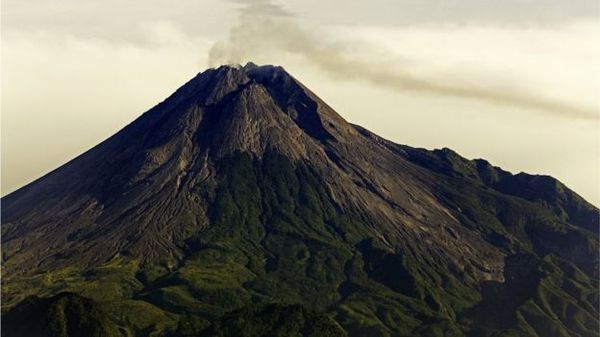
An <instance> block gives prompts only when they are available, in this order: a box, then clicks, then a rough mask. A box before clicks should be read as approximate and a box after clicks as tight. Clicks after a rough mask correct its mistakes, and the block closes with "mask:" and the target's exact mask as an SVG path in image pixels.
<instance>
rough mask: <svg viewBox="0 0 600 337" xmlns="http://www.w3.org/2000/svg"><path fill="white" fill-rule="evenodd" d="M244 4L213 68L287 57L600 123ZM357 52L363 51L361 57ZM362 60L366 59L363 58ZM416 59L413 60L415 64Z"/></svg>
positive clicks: (360, 76)
mask: <svg viewBox="0 0 600 337" xmlns="http://www.w3.org/2000/svg"><path fill="white" fill-rule="evenodd" d="M236 2H237V3H240V4H242V7H241V8H240V12H239V18H238V23H237V24H236V25H235V26H234V27H232V28H231V30H230V32H229V36H228V37H227V39H225V40H222V41H219V42H217V43H215V44H214V45H213V46H212V48H211V49H210V51H209V64H210V65H211V66H217V65H220V64H231V63H240V64H241V63H245V62H247V61H257V60H263V59H270V60H271V62H272V63H278V62H277V59H279V58H283V57H284V56H285V57H290V56H291V57H297V58H302V59H303V60H305V61H306V62H308V63H309V64H311V65H312V66H316V67H318V68H319V69H320V70H321V71H322V72H324V73H326V74H328V75H330V76H332V77H334V78H336V79H339V80H354V81H365V82H368V83H370V84H374V85H377V86H380V87H383V88H387V89H391V90H403V91H407V90H408V91H416V92H422V93H427V94H431V95H438V96H439V95H441V96H448V97H457V98H462V99H469V100H477V101H483V102H488V103H492V104H496V105H505V106H514V107H519V108H527V109H535V110H538V111H540V112H544V113H550V114H554V115H558V116H563V117H571V118H581V119H598V117H599V116H600V115H599V110H598V109H597V108H596V107H590V106H585V105H580V104H574V103H570V102H564V101H561V100H558V99H554V98H551V97H546V96H544V95H540V94H536V93H534V92H531V91H529V90H526V89H524V88H519V87H518V86H511V87H507V86H501V85H498V84H494V83H493V82H492V83H489V81H488V82H487V83H467V81H461V79H463V78H464V77H465V76H463V75H462V74H461V73H455V74H450V76H447V74H446V76H444V78H443V79H441V78H437V79H436V78H431V77H430V76H425V75H423V74H419V73H418V72H414V71H412V69H411V66H412V64H413V62H411V61H410V60H406V59H402V58H400V57H398V56H394V57H390V56H387V55H382V54H380V53H377V52H374V51H368V52H367V53H368V54H369V55H368V56H367V57H364V54H365V50H368V49H369V48H365V46H361V44H362V43H363V42H361V41H359V40H355V41H343V42H342V41H339V40H335V39H332V38H330V37H329V36H327V35H326V34H322V33H321V32H317V31H315V30H313V29H311V27H307V25H303V24H302V22H301V20H299V19H298V18H297V17H296V16H294V15H292V14H291V13H289V12H287V11H286V10H285V9H283V8H282V7H281V6H279V5H277V4H276V3H274V2H272V1H270V0H256V1H236ZM356 50H360V51H361V52H360V53H357V52H356ZM361 55H362V56H361ZM417 61H418V60H415V62H417Z"/></svg>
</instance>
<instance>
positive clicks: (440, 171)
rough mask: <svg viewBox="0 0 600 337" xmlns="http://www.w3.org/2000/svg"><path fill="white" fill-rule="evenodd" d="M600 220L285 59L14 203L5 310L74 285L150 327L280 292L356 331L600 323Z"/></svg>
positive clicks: (151, 122) (572, 332) (200, 93)
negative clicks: (429, 142)
mask: <svg viewBox="0 0 600 337" xmlns="http://www.w3.org/2000/svg"><path fill="white" fill-rule="evenodd" d="M598 214H599V213H598V209H597V208H595V207H594V206H592V205H590V204H589V203H587V202H585V201H584V200H583V199H582V198H580V197H579V196H577V195H576V194H575V193H574V192H572V191H570V190H568V188H566V187H565V186H564V185H562V184H561V183H559V182H557V181H556V180H554V179H552V178H550V177H535V176H528V175H525V174H519V175H516V176H513V175H512V174H510V173H508V172H505V171H502V170H501V169H498V168H494V167H492V166H491V165H489V164H488V163H487V162H485V161H481V160H479V161H468V160H466V159H464V158H462V157H460V156H458V155H457V154H456V153H454V152H452V151H450V150H441V151H437V150H436V151H433V152H430V151H426V150H421V149H413V148H410V147H407V146H402V145H398V144H394V143H392V142H389V141H387V140H384V139H382V138H380V137H378V136H376V135H374V134H372V133H370V132H369V131H367V130H364V129H362V128H360V127H358V126H354V125H351V124H349V123H347V122H346V121H344V120H343V118H341V117H340V116H339V115H338V114H337V113H336V112H335V111H333V110H332V109H331V108H330V107H329V106H327V105H326V104H325V103H324V102H323V101H321V100H320V99H319V98H318V97H317V96H316V95H315V94H313V93H312V92H311V91H309V90H308V89H307V88H306V87H304V86H303V85H302V84H301V83H299V82H298V81H297V80H296V79H294V78H293V77H291V76H290V75H289V74H287V73H286V72H285V71H284V70H283V69H282V68H280V67H273V66H261V67H258V66H255V65H253V64H248V65H246V66H245V67H237V66H223V67H220V68H218V69H210V70H207V71H206V72H204V73H201V74H199V75H198V76H196V77H195V78H194V79H192V80H191V81H189V82H188V83H186V84H185V85H184V86H183V87H181V88H180V89H179V90H178V91H177V92H175V93H174V94H173V95H172V96H171V97H169V98H167V99H166V100H165V101H163V102H162V103H160V104H159V105H157V106H156V107H154V108H153V109H151V110H149V111H148V112H147V113H145V114H144V115H142V116H141V117H140V118H139V119H137V120H136V121H134V122H133V123H132V124H130V125H128V126H127V127H126V128H124V129H123V130H121V131H120V132H119V133H117V134H116V135H115V136H113V137H111V138H109V139H108V140H106V141H105V142H103V143H101V144H99V145H98V146H96V147H95V148H93V149H91V150H90V151H88V152H86V153H84V154H83V155H81V156H79V157H78V158H76V159H74V160H73V161H71V162H69V163H67V164H65V165H64V166H62V167H60V168H59V169H57V170H55V171H53V172H51V173H50V174H48V175H46V176H44V177H42V178H40V179H39V180H37V181H35V182H33V183H31V184H30V185H28V186H26V187H24V188H22V189H20V190H18V191H16V192H14V193H12V194H10V195H9V196H7V197H5V198H3V200H2V244H3V280H2V282H3V288H2V296H3V303H4V304H3V305H4V308H3V309H4V310H5V311H8V310H10V308H11V307H12V306H14V305H15V304H16V303H17V302H19V301H20V300H21V299H22V298H24V297H25V296H26V295H30V294H31V295H40V296H47V295H53V294H57V293H59V292H61V291H71V292H75V293H78V294H80V295H83V296H86V297H89V298H91V299H93V300H96V301H98V302H99V305H100V306H102V307H103V308H104V310H106V311H107V312H109V313H110V315H111V317H110V320H112V322H113V323H114V324H115V326H118V327H119V329H120V330H119V331H129V332H130V333H134V332H136V331H137V333H138V334H139V333H142V334H144V333H145V334H148V333H150V332H151V331H154V333H156V334H157V335H163V334H169V333H173V332H174V331H181V327H182V326H191V327H192V328H190V329H187V330H186V331H187V332H186V333H187V334H189V335H190V336H193V335H197V334H201V333H204V334H206V333H208V332H207V331H209V330H210V329H213V330H214V329H215V328H214V327H215V326H217V325H218V324H220V323H218V320H219V319H221V317H222V316H223V315H225V314H226V313H227V312H230V311H235V310H238V309H241V308H244V307H248V306H249V305H251V304H253V305H269V304H271V303H280V304H283V305H289V304H302V305H303V306H306V307H307V308H310V309H309V310H316V311H317V312H321V313H326V314H328V315H330V316H331V317H333V318H334V319H335V320H336V321H337V322H338V323H339V324H340V325H341V326H342V327H343V328H344V329H345V330H346V332H347V333H348V334H349V335H350V336H365V335H367V336H436V335H439V336H442V335H444V336H452V335H455V336H465V335H468V334H471V335H474V336H486V335H490V336H491V335H493V334H495V333H505V334H507V335H510V334H519V335H527V336H595V335H597V334H596V331H597V330H598V329H597V328H598V319H597V317H598V309H597V305H598V289H597V287H596V284H597V281H598V266H597V264H598V256H597V249H598V239H597V236H596V234H597V233H598ZM509 300H510V301H509ZM507 301H509V302H510V303H511V304H510V305H508V306H506V308H505V311H506V312H503V314H502V315H498V317H496V315H493V314H491V312H492V311H490V310H493V309H491V308H494V307H496V306H498V305H500V303H506V302H507ZM134 308H135V310H137V311H139V312H143V313H144V314H143V315H138V317H132V316H131V315H130V314H129V312H130V311H131V310H132V309H134ZM284 308H287V306H284ZM290 308H292V307H290ZM247 310H250V311H245V312H256V311H253V310H254V309H247ZM259 312H260V311H259ZM488 312H489V313H490V314H486V313H488ZM257 314H258V315H259V316H260V315H264V314H263V313H257ZM311 315H312V314H311ZM292 316H293V315H292ZM292 316H289V317H292ZM309 316H310V315H309ZM257 317H258V316H257ZM261 317H262V316H261ZM283 317H288V316H285V315H284V316H283ZM293 317H297V316H293ZM310 317H313V316H310ZM315 317H316V316H315ZM223 319H225V318H223ZM290 319H291V318H290ZM257 320H258V318H257ZM150 321H155V322H158V323H156V324H154V325H152V324H150V323H149V322H150ZM211 322H212V325H213V327H212V328H211V327H210V324H211ZM290 324H292V323H290ZM294 324H295V323H294ZM178 329H179V330H178ZM207 329H208V330H207ZM141 331H145V332H141ZM202 331H204V332H202ZM180 335H181V333H180Z"/></svg>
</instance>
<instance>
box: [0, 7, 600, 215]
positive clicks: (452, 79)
mask: <svg viewBox="0 0 600 337" xmlns="http://www.w3.org/2000/svg"><path fill="white" fill-rule="evenodd" d="M1 6H2V8H1V9H2V11H1V12H2V33H1V34H2V35H1V38H2V39H1V42H2V43H1V48H2V51H1V65H2V67H1V71H2V72H1V150H2V152H1V159H2V162H1V178H2V181H1V192H2V195H6V194H7V193H10V192H11V191H14V190H15V189H17V188H19V187H21V186H23V185H25V184H27V183H29V182H31V181H33V180H34V179H36V178H38V177H40V176H41V175H43V174H45V173H47V172H49V171H51V170H52V169H54V168H57V167H58V166H60V165H61V164H64V163H65V162H67V161H68V160H70V159H72V158H74V157H75V156H77V155H78V154H80V153H82V152H83V151H85V150H87V149H89V148H90V147H92V146H94V145H95V144H97V143H99V142H101V141H102V140H104V139H106V138H108V137H109V136H111V135H112V134H114V133H115V132H116V131H118V130H119V129H120V128H122V127H123V126H125V125H126V124H128V123H129V122H131V121H133V120H134V119H135V118H137V117H138V116H139V115H141V114H142V113H143V112H145V111H146V110H148V109H149V108H151V107H152V106H154V105H155V104H156V103H158V102H160V101H162V100H163V99H164V98H165V97H167V96H168V95H169V94H171V93H172V92H173V91H174V90H175V89H177V88H178V87H179V86H180V85H182V84H183V83H185V82H186V81H187V80H188V79H189V78H191V77H193V76H195V74H196V73H198V72H201V71H203V70H205V69H207V68H208V67H213V66H218V65H220V64H224V63H245V62H247V61H253V62H255V63H257V64H277V65H282V66H283V67H284V68H286V69H287V70H288V72H290V73H291V74H292V75H293V76H295V77H296V78H297V79H299V80H300V81H301V82H303V83H304V84H306V85H307V86H308V87H309V88H311V89H312V90H313V91H314V92H316V93H317V94H318V95H319V96H320V97H321V98H322V99H323V100H324V101H326V102H327V103H329V104H330V105H331V106H332V107H333V108H334V109H336V111H337V112H338V113H340V114H341V115H342V116H343V117H344V118H345V119H346V120H348V121H350V122H352V123H355V124H359V125H362V126H364V127H366V128H368V129H370V130H371V131H373V132H375V133H377V134H379V135H381V136H383V137H385V138H387V139H390V140H392V141H395V142H397V143H401V144H406V145H410V146H414V147H424V148H428V149H434V148H442V147H449V148H452V149H454V150H455V151H457V152H458V153H460V154H461V155H463V156H465V157H467V158H470V159H475V158H485V159H487V160H488V161H490V162H491V163H492V164H494V165H496V166H500V167H502V168H504V169H506V170H508V171H511V172H513V173H518V172H522V171H524V172H527V173H531V174H546V175H552V176H554V177H556V178H558V179H559V180H560V181H562V182H563V183H565V184H566V185H567V186H569V187H570V188H572V189H573V190H575V191H576V192H577V193H579V194H580V195H582V196H583V197H584V198H586V199H587V200H588V201H590V202H592V203H593V204H595V205H597V206H598V205H600V63H599V62H598V61H597V60H599V59H600V42H598V41H600V38H599V36H600V12H599V2H598V1H597V0H575V1H563V0H505V1H491V0H418V1H417V0H370V1H353V2H351V3H350V2H348V1H341V0H329V1H326V0H319V1H316V0H303V1H300V0H292V1H273V0H220V1H216V0H210V1H199V0H178V1H165V0H145V1H142V0H129V1H121V0H118V1H117V0H103V1H99V0H52V1H50V0H3V1H2V3H1Z"/></svg>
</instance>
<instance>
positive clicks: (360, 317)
mask: <svg viewBox="0 0 600 337" xmlns="http://www.w3.org/2000/svg"><path fill="white" fill-rule="evenodd" d="M422 160H425V159H422ZM427 160H430V161H433V162H434V163H433V164H431V163H430V164H428V165H434V164H435V165H438V166H440V167H441V165H442V164H440V163H437V162H435V160H437V159H435V158H433V159H432V158H429V159H427ZM454 167H456V168H448V169H444V170H448V171H443V172H445V173H444V174H446V175H449V174H450V173H448V172H454V173H452V174H453V175H454V176H456V175H467V177H465V178H460V179H447V178H446V176H445V175H440V180H439V182H437V183H438V184H439V186H438V190H439V191H440V196H439V198H440V199H442V200H443V202H444V204H445V205H446V206H447V207H448V208H449V209H451V210H453V215H454V216H455V217H456V218H457V219H459V221H460V222H461V223H462V224H463V225H464V226H465V227H468V228H470V229H473V230H476V231H478V232H479V233H481V234H482V236H483V237H484V238H485V239H486V240H487V241H488V242H491V243H493V244H494V245H496V246H497V247H501V248H502V250H503V251H504V252H505V253H506V255H507V257H506V270H505V278H506V281H505V282H504V283H500V282H493V281H489V282H483V283H480V282H478V281H477V280H476V278H475V277H474V274H473V272H472V271H470V270H469V269H470V268H469V266H467V267H465V268H459V267H457V266H452V265H447V264H444V263H442V262H440V261H439V260H436V259H435V258H433V257H430V256H416V255H415V254H413V253H412V252H411V251H410V250H409V249H391V248H390V247H389V245H386V244H384V243H383V242H381V241H380V240H379V239H377V238H378V237H379V236H378V235H377V233H375V232H374V231H373V228H374V226H373V224H372V223H371V221H372V220H371V219H369V217H368V216H366V215H365V214H351V213H341V212H340V210H339V209H337V208H336V205H335V203H334V202H333V198H332V197H331V195H330V194H329V193H328V191H327V190H326V189H325V188H324V186H325V184H324V183H323V181H322V180H321V178H320V177H319V174H317V173H316V172H313V171H312V170H311V168H310V167H308V166H307V165H304V164H303V163H301V162H298V163H292V162H291V161H290V160H289V159H288V158H286V157H284V156H281V155H279V154H277V153H274V152H267V153H266V154H265V156H264V157H263V158H262V159H261V160H257V159H255V158H253V157H251V156H250V155H248V154H243V153H238V154H235V155H232V156H230V157H228V158H225V159H224V160H223V161H222V162H221V165H220V167H218V172H219V176H218V178H217V180H216V182H215V184H213V185H207V186H205V187H204V189H202V190H198V192H197V193H200V194H203V195H206V196H208V199H209V200H210V202H211V203H210V207H209V208H208V210H209V217H210V224H211V225H210V226H209V227H208V228H206V229H205V230H204V231H202V232H201V233H199V234H198V235H197V236H195V237H193V238H191V239H190V240H188V242H187V246H186V247H185V254H186V255H185V258H184V259H182V260H181V261H180V263H179V264H178V265H177V266H175V267H171V266H166V265H165V266H162V265H144V264H140V263H139V262H138V261H129V260H126V259H124V258H122V259H116V260H114V261H113V262H111V263H110V264H106V265H103V266H100V267H97V268H92V269H89V270H83V271H81V270H77V269H75V268H70V269H65V270H57V271H54V272H52V273H48V274H44V275H36V276H33V277H30V278H27V279H21V280H19V281H18V282H17V281H16V280H11V282H10V283H8V284H7V285H4V284H3V289H2V291H3V300H5V301H4V310H5V311H6V310H8V309H11V310H10V312H9V313H7V314H5V316H4V317H3V333H7V336H9V337H10V336H11V335H10V333H13V336H34V337H35V336H52V337H54V336H61V337H63V336H65V337H66V336H71V337H72V336H83V335H85V336H182V337H186V336H190V337H191V336H199V337H213V336H214V337H217V336H218V337H228V336H240V337H259V336H260V337H263V336H264V337H267V336H268V337H271V336H272V337H275V336H307V337H308V336H321V337H327V336H332V337H333V336H346V334H347V335H348V336H373V337H392V336H414V337H425V336H427V337H430V336H440V337H441V336H457V337H458V336H462V337H466V336H480V337H486V336H489V337H492V336H506V337H508V336H532V337H534V336H536V337H552V336H573V337H575V336H581V337H584V336H586V337H587V336H598V334H597V331H598V328H599V327H598V304H599V300H598V296H599V294H598V288H597V284H598V270H597V250H598V240H597V238H595V236H594V235H593V234H591V232H589V231H588V230H587V229H586V228H585V227H581V226H580V227H575V226H572V225H570V224H569V223H567V222H566V221H565V220H564V216H563V217H561V216H558V215H557V214H556V213H555V212H553V211H551V210H550V209H548V208H546V207H542V206H540V205H539V203H538V202H536V201H532V200H526V199H522V198H519V197H518V196H514V195H507V194H503V193H501V192H499V191H497V190H495V189H493V188H490V187H489V186H488V185H486V184H484V183H482V182H481V179H480V178H479V177H477V174H479V173H477V172H476V170H474V169H473V167H472V166H469V165H468V164H465V163H462V164H460V165H458V164H456V165H454ZM489 179H492V178H488V180H489ZM475 180H477V181H478V183H474V181H475ZM515 193H516V192H515ZM64 291H69V292H71V294H68V295H64V294H62V295H57V294H60V293H61V292H64ZM29 294H38V295H41V296H44V297H45V298H44V299H40V298H35V299H31V298H29V299H25V300H23V296H25V295H29ZM75 294H79V295H75ZM52 295H56V296H55V297H48V296H52ZM80 295H81V296H84V297H81V296H80ZM17 302H21V304H19V305H16V306H15V304H16V303H17ZM26 317H39V319H38V320H36V322H39V323H36V324H25V323H24V322H26V319H27V318H26ZM6 322H8V323H6ZM73 322H79V324H78V325H74V323H73ZM24 329H25V330H24ZM27 329H28V330H27Z"/></svg>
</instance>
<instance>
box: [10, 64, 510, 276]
mask: <svg viewBox="0 0 600 337" xmlns="http://www.w3.org/2000/svg"><path fill="white" fill-rule="evenodd" d="M268 150H272V151H276V152H278V153H281V154H282V155H284V156H287V157H289V158H290V159H292V160H293V161H302V162H306V163H308V164H309V165H311V166H312V167H313V168H314V169H315V170H316V171H317V172H318V173H319V174H321V175H322V176H323V177H324V180H325V182H326V184H327V188H328V190H329V191H330V193H331V196H332V198H333V199H334V200H336V202H337V203H338V204H339V207H340V211H341V212H344V211H353V212H361V213H365V214H367V215H369V216H371V217H373V219H374V221H377V222H379V224H378V226H377V227H375V228H373V231H374V233H376V235H377V236H378V237H380V238H381V239H382V240H383V241H384V242H386V244H387V245H389V246H390V248H392V249H395V248H397V247H396V246H398V245H400V244H403V243H407V242H412V244H415V249H430V250H432V249H435V250H436V251H437V252H436V254H439V257H440V258H447V259H451V260H452V261H454V262H455V263H458V264H459V265H463V264H464V263H471V264H472V263H475V262H477V265H478V266H481V267H482V268H481V270H480V271H481V275H480V276H481V277H482V278H487V279H499V278H501V275H502V257H503V253H502V252H500V251H499V250H498V249H496V248H494V247H493V246H491V245H490V244H488V243H486V242H485V241H484V240H482V238H481V237H478V236H477V235H473V234H472V233H470V232H468V231H465V230H464V228H463V227H462V226H460V224H459V222H458V220H457V219H456V218H455V217H454V216H452V214H451V212H450V211H449V210H448V209H447V208H446V207H445V206H444V205H442V204H441V203H440V202H439V201H438V200H436V197H435V194H434V192H433V191H431V184H430V182H431V181H433V180H434V179H435V178H434V177H433V176H431V175H430V174H429V173H428V172H425V171H423V170H420V169H419V168H418V167H417V166H416V165H414V164H412V163H410V162H409V161H408V160H406V158H404V157H403V156H400V155H398V154H396V153H394V152H392V151H390V150H389V149H387V148H386V147H385V146H382V145H381V144H378V143H377V142H375V141H373V140H372V139H369V138H367V137H365V136H364V135H362V134H360V133H359V132H357V131H356V129H355V128H354V127H353V126H352V125H350V124H349V123H347V122H346V121H345V120H344V119H343V118H342V117H340V116H339V115H338V114H337V113H336V112H335V111H333V110H332V109H331V108H330V107H329V106H327V105H326V104H325V103H323V102H322V101H321V100H320V99H318V98H317V97H316V96H315V95H314V94H313V93H311V92H310V91H308V90H307V89H306V88H304V87H303V86H302V85H301V84H300V83H299V82H297V81H296V80H295V79H294V78H293V77H291V76H290V75H289V74H287V73H286V72H285V71H284V70H283V69H282V68H280V67H271V66H265V67H247V68H246V67H245V68H238V67H229V66H225V67H221V68H219V69H216V70H212V69H211V70H208V71H207V72H205V73H202V74H200V75H198V76H197V77H196V78H194V79H193V80H191V81H190V82H189V83H187V84H186V85H185V86H184V87H182V88H181V89H179V90H178V91H177V92H176V93H175V94H174V95H173V96H171V97H169V98H168V99H167V100H165V101H164V102H162V103H161V104H159V105H158V106H156V107H155V108H153V109H152V110H150V111H149V112H147V113H146V114H144V115H143V116H142V117H140V118H139V119H138V120H137V121H135V122H134V123H132V124H131V125H129V126H128V127H126V128H125V129H123V130H122V131H120V132H119V133H118V134H117V135H115V136H114V137H112V138H110V139H108V140H107V141H105V142H104V143H102V144H100V145H98V146H97V147H96V148H94V149H92V150H90V151H89V152H87V153H85V154H83V155H82V156H80V157H79V158H76V159H75V160H73V161H72V162H70V163H68V164H67V165H65V166H64V167H62V168H60V169H58V170H56V171H54V172H52V173H50V174H49V175H47V176H45V177H43V178H41V179H40V180H38V181H36V182H34V183H33V184H31V185H29V186H27V187H26V188H24V189H22V190H19V191H17V192H15V193H13V194H12V195H10V196H8V197H7V198H6V199H5V200H4V209H3V210H4V212H3V213H4V219H5V221H6V222H5V224H4V228H5V234H4V240H5V256H6V257H7V258H8V261H11V262H12V261H14V263H15V267H14V269H13V268H11V266H12V263H7V264H6V267H7V268H9V269H8V270H9V271H10V272H11V273H15V274H16V273H18V272H19V270H21V271H27V272H30V271H35V270H39V269H42V270H43V269H44V268H52V267H54V265H55V264H56V263H60V262H59V260H57V259H55V258H53V257H54V256H56V255H57V254H58V255H61V256H77V261H78V262H81V263H83V264H89V263H99V262H102V261H108V260H110V259H111V258H112V257H114V256H115V255H117V254H118V255H133V256H136V255H140V256H139V257H141V258H143V259H144V260H153V259H158V258H165V257H170V258H172V259H173V260H177V259H179V258H180V257H181V256H182V252H181V247H182V246H183V245H184V241H185V240H186V239H188V238H189V237H190V236H192V235H194V234H196V232H197V231H199V230H201V229H202V228H203V227H205V226H210V223H209V221H208V219H206V214H205V212H206V206H207V200H202V199H201V198H194V197H192V195H193V193H192V191H193V189H194V188H197V186H198V185H199V184H206V183H207V181H210V180H211V179H214V176H215V162H216V161H218V160H219V159H220V158H223V157H224V156H227V155H231V154H233V153H236V152H246V153H251V154H252V155H253V156H255V157H257V158H260V157H261V156H262V155H263V154H264V153H265V151H268ZM190 218H191V219H194V221H193V223H191V224H190V223H186V219H190ZM448 231H451V232H452V233H456V235H454V236H453V235H448ZM100 233H102V234H101V235H100ZM74 236H85V237H86V240H73V239H72V238H73V237H74ZM408 237H410V240H406V239H407V238H408ZM427 246H429V247H427ZM142 252H143V255H142ZM63 261H64V262H67V261H68V263H71V261H69V259H63ZM17 266H18V267H17Z"/></svg>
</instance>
